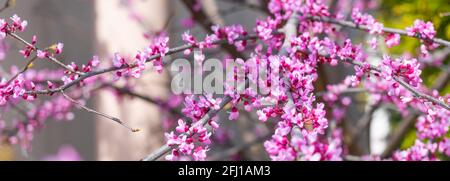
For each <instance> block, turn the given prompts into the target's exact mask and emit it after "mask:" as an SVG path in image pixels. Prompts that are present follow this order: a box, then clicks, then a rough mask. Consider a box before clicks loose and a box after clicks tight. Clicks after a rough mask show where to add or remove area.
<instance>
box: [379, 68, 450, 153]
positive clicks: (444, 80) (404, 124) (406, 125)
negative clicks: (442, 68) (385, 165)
mask: <svg viewBox="0 0 450 181" xmlns="http://www.w3.org/2000/svg"><path fill="white" fill-rule="evenodd" d="M449 80H450V73H449V72H442V73H441V75H440V76H439V77H438V78H437V80H436V82H435V83H434V85H433V87H432V89H435V90H442V89H443V88H444V87H445V86H446V85H447V84H448V82H449ZM417 117H419V112H418V111H414V112H413V113H411V114H410V115H409V116H408V117H406V118H405V119H404V120H403V121H401V122H400V124H399V125H398V126H397V128H396V129H395V131H394V133H393V134H392V137H391V139H389V142H388V144H387V146H386V148H385V150H384V151H383V153H382V154H381V158H387V157H389V156H390V155H391V154H392V153H393V152H394V151H395V150H396V149H397V148H398V147H399V146H400V144H401V141H402V140H403V138H404V137H405V136H406V133H407V132H408V130H410V129H411V128H413V127H414V123H415V121H416V119H417Z"/></svg>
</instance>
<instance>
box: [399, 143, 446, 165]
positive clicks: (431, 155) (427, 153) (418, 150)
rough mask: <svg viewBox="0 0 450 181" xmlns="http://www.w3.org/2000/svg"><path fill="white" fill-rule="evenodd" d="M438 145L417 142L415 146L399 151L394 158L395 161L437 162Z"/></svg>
mask: <svg viewBox="0 0 450 181" xmlns="http://www.w3.org/2000/svg"><path fill="white" fill-rule="evenodd" d="M437 146H438V145H437V144H436V143H423V142H421V141H419V140H416V142H415V144H414V145H413V146H412V147H411V148H409V149H407V150H403V151H397V152H395V153H394V155H393V156H392V159H393V160H396V161H427V160H428V161H430V160H436V155H435V153H436V150H437Z"/></svg>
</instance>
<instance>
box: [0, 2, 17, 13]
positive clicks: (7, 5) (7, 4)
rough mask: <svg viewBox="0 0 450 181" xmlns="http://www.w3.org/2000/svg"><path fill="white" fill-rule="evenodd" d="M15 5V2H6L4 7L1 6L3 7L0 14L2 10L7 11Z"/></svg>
mask: <svg viewBox="0 0 450 181" xmlns="http://www.w3.org/2000/svg"><path fill="white" fill-rule="evenodd" d="M15 4H16V0H6V1H5V5H3V7H1V8H0V13H1V12H3V11H4V10H6V9H8V8H9V7H11V6H14V5H15Z"/></svg>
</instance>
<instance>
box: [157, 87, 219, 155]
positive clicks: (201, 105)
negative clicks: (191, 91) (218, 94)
mask: <svg viewBox="0 0 450 181" xmlns="http://www.w3.org/2000/svg"><path fill="white" fill-rule="evenodd" d="M221 101H222V100H221V99H220V98H219V99H214V98H212V96H204V97H203V96H202V97H200V98H199V99H198V101H196V100H194V97H193V96H187V97H186V98H185V105H186V107H185V108H184V109H183V113H184V114H186V115H187V117H189V118H191V119H192V120H193V121H192V123H191V124H190V125H188V124H187V123H186V122H185V121H184V120H182V119H179V120H178V126H177V127H176V128H175V130H176V131H177V132H178V133H179V134H178V135H176V134H175V133H174V132H170V133H166V134H165V135H166V139H167V144H168V145H169V146H174V145H178V148H177V149H173V150H172V152H171V154H169V155H167V156H166V159H167V160H180V158H181V156H182V155H192V158H193V159H194V160H195V161H199V160H205V158H206V152H207V151H208V150H209V148H208V146H207V145H209V144H210V143H211V140H210V137H211V134H212V133H211V131H209V130H208V129H207V128H206V127H205V126H203V125H201V124H198V121H199V119H201V118H202V117H203V116H204V115H205V114H206V113H207V112H208V111H209V109H216V110H218V109H220V106H219V104H220V103H221ZM216 119H217V118H212V119H211V120H208V125H209V126H210V127H211V128H212V131H214V130H215V129H217V128H218V127H219V124H218V123H217V122H216ZM196 144H197V146H196ZM205 145H206V146H205Z"/></svg>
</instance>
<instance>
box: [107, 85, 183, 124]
mask: <svg viewBox="0 0 450 181" xmlns="http://www.w3.org/2000/svg"><path fill="white" fill-rule="evenodd" d="M108 86H109V87H112V88H114V89H115V90H117V91H119V92H120V93H122V94H127V95H130V96H132V97H136V98H139V99H142V100H144V101H146V102H149V103H152V104H155V105H158V106H160V107H162V108H164V109H167V110H168V111H169V112H170V113H172V114H174V115H177V116H179V117H182V116H184V115H183V113H181V112H179V111H178V110H176V109H173V108H171V107H170V106H169V105H168V104H167V103H165V102H161V101H158V100H155V99H153V98H151V97H148V96H145V95H142V94H139V93H136V92H134V91H131V90H130V89H128V88H124V87H118V86H115V85H113V84H108Z"/></svg>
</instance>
